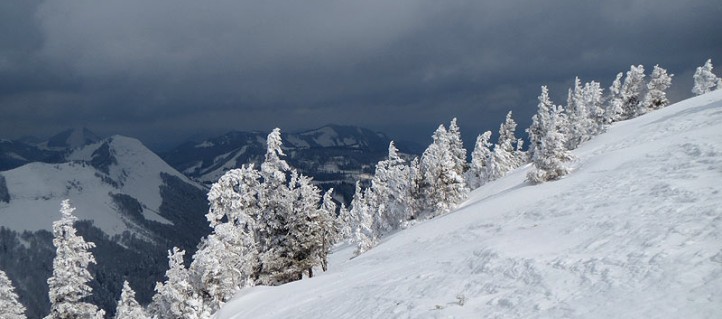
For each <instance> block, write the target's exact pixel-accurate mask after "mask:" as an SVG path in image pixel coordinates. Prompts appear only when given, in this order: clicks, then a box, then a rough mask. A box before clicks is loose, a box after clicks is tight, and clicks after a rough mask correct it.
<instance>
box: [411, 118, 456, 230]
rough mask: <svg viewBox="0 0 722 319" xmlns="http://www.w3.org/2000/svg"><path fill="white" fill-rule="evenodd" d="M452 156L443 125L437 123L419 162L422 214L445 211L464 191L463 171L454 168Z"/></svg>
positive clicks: (451, 206)
mask: <svg viewBox="0 0 722 319" xmlns="http://www.w3.org/2000/svg"><path fill="white" fill-rule="evenodd" d="M454 158H455V157H454V152H453V151H452V149H451V146H450V142H449V134H448V132H447V131H446V128H445V127H444V125H439V128H438V129H436V131H435V132H434V135H433V142H432V143H431V145H429V147H427V148H426V150H425V151H424V153H423V155H422V156H421V162H420V164H419V174H421V181H420V184H419V188H420V192H421V195H422V196H423V203H424V204H423V206H424V211H425V213H426V214H431V216H434V215H438V214H443V213H446V212H449V211H450V210H451V209H452V208H454V207H455V206H456V205H457V204H458V203H459V202H461V200H462V199H463V198H464V196H466V194H467V193H468V188H467V187H466V182H465V181H464V176H463V174H464V172H460V171H458V170H457V168H458V165H457V164H456V161H455V159H454ZM422 214H423V213H422Z"/></svg>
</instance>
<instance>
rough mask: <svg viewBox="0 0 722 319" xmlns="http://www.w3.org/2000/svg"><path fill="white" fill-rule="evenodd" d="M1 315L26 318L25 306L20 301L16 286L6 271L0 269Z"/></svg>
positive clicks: (3, 316)
mask: <svg viewBox="0 0 722 319" xmlns="http://www.w3.org/2000/svg"><path fill="white" fill-rule="evenodd" d="M0 317H2V318H3V319H25V318H26V317H25V307H24V306H23V305H22V304H21V303H20V302H19V301H18V296H17V295H16V294H15V287H13V283H12V282H11V281H10V278H8V276H7V275H6V274H5V272H4V271H2V270H0Z"/></svg>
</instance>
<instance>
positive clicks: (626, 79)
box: [0, 60, 722, 319]
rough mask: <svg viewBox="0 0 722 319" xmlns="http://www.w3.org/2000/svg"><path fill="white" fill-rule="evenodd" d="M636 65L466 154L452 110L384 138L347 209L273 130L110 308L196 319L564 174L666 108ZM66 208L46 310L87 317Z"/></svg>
mask: <svg viewBox="0 0 722 319" xmlns="http://www.w3.org/2000/svg"><path fill="white" fill-rule="evenodd" d="M644 78H645V74H644V67H643V66H641V65H639V66H631V68H630V70H629V71H627V72H626V74H624V73H619V74H618V75H617V76H616V78H615V80H614V82H613V83H612V85H611V87H610V88H609V91H608V93H607V94H605V93H604V92H603V89H602V88H601V86H600V84H599V83H598V82H594V81H592V82H588V83H584V84H582V83H581V81H580V80H579V78H576V79H575V81H574V84H573V87H572V88H570V89H569V91H568V95H567V96H568V97H567V102H566V105H565V106H562V105H555V104H554V103H553V102H552V100H551V99H550V97H549V90H548V89H547V87H546V86H543V87H542V88H541V94H540V95H539V97H538V101H539V103H538V106H537V107H538V108H537V113H536V114H535V115H534V116H533V117H532V123H531V126H530V127H529V128H527V129H526V132H527V133H528V137H529V143H528V148H527V150H526V151H525V150H524V148H523V146H524V143H523V140H522V139H519V138H517V137H516V136H515V131H516V126H517V124H516V122H515V121H514V120H513V118H512V113H511V112H509V113H508V114H507V116H506V118H505V120H504V122H502V124H501V125H500V128H499V133H498V138H497V139H496V143H494V144H492V132H491V131H487V132H484V133H483V134H480V135H479V136H478V137H477V139H476V143H475V145H474V150H473V151H472V153H471V160H470V161H469V162H467V151H466V149H465V148H464V145H463V142H462V140H461V132H460V129H459V126H458V125H457V121H456V119H453V120H452V121H451V123H450V124H449V126H448V129H447V128H446V127H445V126H444V125H443V124H442V125H440V126H439V127H438V129H437V130H436V131H435V132H434V134H433V136H432V137H433V142H432V143H431V144H430V145H429V146H428V148H427V149H426V150H425V151H424V152H423V154H422V155H421V157H420V158H413V159H410V158H408V157H406V156H404V155H402V154H401V153H400V152H399V150H398V149H397V148H396V146H395V145H394V143H393V142H391V143H390V145H389V149H388V157H387V158H386V159H384V160H382V161H380V162H378V164H377V165H376V170H375V173H374V176H373V177H372V178H371V180H370V181H369V183H368V184H367V187H362V183H361V182H357V183H356V193H355V194H354V197H353V200H352V202H351V206H350V207H348V208H347V207H345V206H344V205H343V204H342V205H340V206H338V205H337V204H336V203H335V202H334V201H333V199H332V196H331V194H332V192H333V190H332V189H331V190H329V191H327V192H326V193H324V194H322V193H321V190H320V189H319V188H318V187H316V186H314V185H313V184H312V181H311V178H309V177H307V176H304V175H302V174H299V173H298V171H296V170H295V169H294V168H292V167H290V166H289V164H288V163H287V162H286V161H285V160H284V159H283V157H284V156H285V154H284V153H283V149H282V146H283V145H282V141H281V134H280V130H279V129H275V130H274V131H273V132H271V133H270V134H269V135H268V139H267V147H268V148H267V152H266V157H265V161H264V162H263V163H262V164H261V165H260V169H259V168H256V167H254V165H244V166H242V167H241V168H238V169H233V170H230V171H228V172H227V173H226V174H224V175H223V176H222V177H221V178H220V179H219V180H218V181H217V182H216V183H215V184H213V186H212V187H211V189H210V191H209V193H208V201H209V204H210V208H209V211H208V213H207V215H206V217H207V219H208V221H209V224H210V227H211V228H212V229H213V230H212V232H211V234H210V235H208V236H207V237H205V238H203V239H202V240H201V243H200V244H199V248H198V250H197V251H196V253H195V255H194V256H193V257H192V258H191V260H190V264H189V265H188V264H187V261H186V260H185V258H184V257H185V252H184V251H183V250H180V249H177V248H174V249H173V250H172V251H170V252H169V255H168V264H169V269H168V270H167V272H166V278H167V279H166V280H165V281H164V282H162V283H157V285H156V289H155V290H156V295H155V296H154V297H153V300H152V302H151V304H150V305H148V306H147V307H142V306H141V305H139V304H138V302H137V301H136V300H135V292H134V291H133V289H132V288H131V287H130V285H129V284H128V282H127V281H126V282H125V283H124V285H123V289H122V292H121V295H120V300H119V301H118V304H117V308H116V314H115V318H116V319H128V318H140V319H144V318H148V319H150V318H154V319H179V318H182V319H186V318H187V319H206V318H210V317H211V315H212V313H214V312H215V311H216V310H218V309H219V308H220V307H221V306H222V305H223V304H224V303H225V302H227V301H228V300H229V299H230V298H231V297H232V296H233V294H235V293H236V292H237V291H238V290H240V289H242V288H244V287H250V286H254V285H280V284H284V283H287V282H290V281H294V280H299V279H302V278H303V277H304V276H308V277H312V276H313V272H314V269H318V268H320V269H321V270H323V271H325V270H326V269H327V255H328V254H329V252H330V250H331V248H332V247H333V246H334V245H335V244H336V243H338V242H341V241H347V242H349V243H352V244H354V245H355V246H356V248H357V249H356V253H357V254H360V253H363V252H365V251H367V250H369V249H371V248H373V247H374V246H375V245H377V244H378V242H379V240H380V238H382V237H383V236H385V235H387V234H389V233H391V232H394V231H396V230H398V229H401V228H404V227H406V226H407V225H409V224H410V223H413V222H414V221H417V220H421V219H428V218H433V217H435V216H438V215H441V214H444V213H447V212H449V211H451V210H453V209H454V208H455V207H456V206H457V205H459V204H460V203H461V202H462V201H463V200H464V198H466V196H467V194H468V192H469V191H470V190H471V189H475V188H478V187H480V186H482V185H484V184H485V183H488V182H491V181H494V180H496V179H498V178H501V177H503V176H504V175H506V174H507V173H508V172H510V171H512V170H514V169H516V168H518V167H520V166H523V165H526V164H528V163H531V165H532V167H531V169H530V170H529V171H528V174H527V180H528V181H529V182H531V183H541V182H545V181H551V180H557V179H559V178H561V177H563V176H564V175H566V174H568V172H569V167H568V162H569V161H571V160H572V155H571V153H570V151H571V150H573V149H575V148H577V147H578V146H579V145H580V144H582V143H584V142H585V141H588V140H589V139H591V138H592V137H593V136H595V135H597V134H600V133H602V132H603V131H604V130H605V128H606V127H607V126H608V125H609V124H611V123H613V122H616V121H621V120H626V119H630V118H633V117H636V116H639V115H642V114H645V113H647V112H650V111H653V110H656V109H659V108H662V107H664V106H666V105H667V104H668V103H669V101H668V100H667V97H666V90H667V89H668V88H669V87H670V86H671V81H672V75H668V74H667V71H666V70H665V69H663V68H660V67H659V66H655V67H654V69H653V71H652V73H651V75H650V80H649V81H648V82H646V83H645V82H644ZM694 80H695V86H694V88H693V92H694V93H695V94H703V93H706V92H709V91H711V90H713V89H715V88H716V89H722V80H721V79H720V78H718V77H716V76H715V75H714V74H713V73H712V64H711V61H709V60H708V61H707V63H706V64H705V65H704V66H702V67H699V68H698V69H697V72H696V73H695V75H694ZM74 210H75V208H72V207H71V206H70V203H69V201H68V200H65V201H63V202H62V204H61V209H60V212H61V219H60V220H58V221H56V222H55V223H53V235H54V240H53V244H54V246H55V247H56V256H55V259H54V262H53V275H52V277H51V278H50V279H48V285H49V297H50V301H51V312H50V314H49V315H48V316H47V317H46V318H47V319H70V318H82V319H99V318H103V317H104V315H105V312H104V311H103V310H101V309H98V307H96V306H95V305H93V304H90V303H88V302H87V301H86V300H87V299H88V297H89V296H90V295H91V293H92V289H91V288H90V286H89V285H88V282H89V281H91V280H92V275H91V274H90V272H89V271H88V266H89V265H90V264H94V263H95V259H94V257H93V255H92V253H91V252H90V251H89V249H91V248H93V247H94V246H95V245H94V244H93V243H91V242H86V241H85V240H84V239H83V238H82V237H81V236H79V235H77V234H76V230H75V227H74V222H75V221H76V217H74V216H73V214H72V213H73V211H74ZM24 311H25V309H24V307H23V306H22V305H21V304H20V303H19V302H18V298H17V296H16V295H15V293H14V289H13V286H12V284H11V282H10V280H9V279H8V278H7V276H6V275H5V273H4V272H2V271H0V313H1V314H2V315H3V318H9V319H16V318H17V319H19V318H25V316H24Z"/></svg>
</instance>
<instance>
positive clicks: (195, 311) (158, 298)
mask: <svg viewBox="0 0 722 319" xmlns="http://www.w3.org/2000/svg"><path fill="white" fill-rule="evenodd" d="M184 255H185V251H183V250H180V249H178V248H177V247H173V250H172V251H169V252H168V266H169V267H168V270H167V271H166V272H165V276H166V278H167V280H166V281H165V282H164V283H160V282H158V283H156V285H155V292H156V293H155V295H154V296H153V301H152V302H151V304H150V305H149V306H148V312H149V313H150V314H151V315H153V316H154V317H157V318H158V319H207V318H210V311H211V310H210V309H204V305H203V300H202V298H201V297H200V296H199V295H198V294H197V293H196V292H195V289H193V287H192V286H191V283H190V277H189V273H188V269H186V267H185V265H184V264H183V256H184Z"/></svg>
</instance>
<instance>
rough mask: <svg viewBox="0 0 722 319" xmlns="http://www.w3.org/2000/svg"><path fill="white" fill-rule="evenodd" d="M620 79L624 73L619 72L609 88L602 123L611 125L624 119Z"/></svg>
mask: <svg viewBox="0 0 722 319" xmlns="http://www.w3.org/2000/svg"><path fill="white" fill-rule="evenodd" d="M622 77H624V73H622V72H619V73H618V74H617V77H616V78H615V79H614V82H612V86H611V87H609V97H608V99H607V104H606V106H605V108H604V123H605V124H612V123H613V122H617V121H620V120H622V119H623V118H624V107H623V106H624V99H623V98H622Z"/></svg>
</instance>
